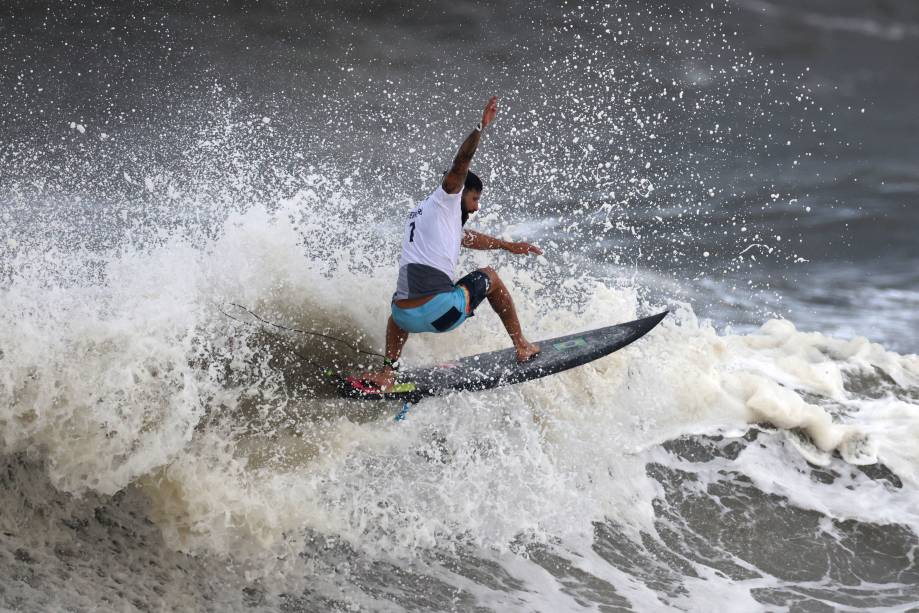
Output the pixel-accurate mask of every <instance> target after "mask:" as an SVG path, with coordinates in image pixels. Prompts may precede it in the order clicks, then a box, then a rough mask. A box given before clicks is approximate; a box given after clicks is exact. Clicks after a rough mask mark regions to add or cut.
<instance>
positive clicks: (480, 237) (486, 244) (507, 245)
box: [463, 230, 542, 255]
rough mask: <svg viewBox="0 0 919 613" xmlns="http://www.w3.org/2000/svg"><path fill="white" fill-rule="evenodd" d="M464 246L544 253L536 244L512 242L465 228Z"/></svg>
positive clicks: (525, 253)
mask: <svg viewBox="0 0 919 613" xmlns="http://www.w3.org/2000/svg"><path fill="white" fill-rule="evenodd" d="M463 247H466V248H468V249H482V250H489V249H504V250H505V251H510V252H511V253H513V254H516V255H527V254H530V253H532V254H535V255H542V249H540V248H539V247H537V246H536V245H531V244H530V243H525V242H516V243H515V242H511V241H506V240H501V239H500V238H495V237H494V236H488V235H487V234H482V233H481V232H476V231H475V230H465V231H464V234H463Z"/></svg>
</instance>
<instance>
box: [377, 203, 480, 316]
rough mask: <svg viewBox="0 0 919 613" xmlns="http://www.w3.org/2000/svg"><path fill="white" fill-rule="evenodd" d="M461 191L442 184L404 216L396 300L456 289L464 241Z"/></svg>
mask: <svg viewBox="0 0 919 613" xmlns="http://www.w3.org/2000/svg"><path fill="white" fill-rule="evenodd" d="M462 194H463V192H462V190H460V191H459V193H456V194H448V193H447V192H445V191H444V188H443V187H442V186H440V185H438V186H437V189H435V190H434V191H433V192H432V193H431V195H430V196H428V197H427V198H425V199H424V200H423V201H422V202H421V203H420V204H419V205H418V206H416V207H415V208H413V209H412V210H411V211H410V212H409V214H408V216H407V217H406V219H405V229H404V231H403V234H402V256H401V257H400V258H399V280H398V281H397V283H396V294H395V296H394V298H393V299H394V300H401V299H403V298H418V297H420V296H429V295H431V294H438V293H440V292H444V291H450V290H452V289H453V282H454V275H455V274H456V263H457V261H458V260H459V252H460V243H461V242H462V240H463V207H462V203H461V200H462Z"/></svg>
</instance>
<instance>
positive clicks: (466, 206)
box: [462, 170, 482, 225]
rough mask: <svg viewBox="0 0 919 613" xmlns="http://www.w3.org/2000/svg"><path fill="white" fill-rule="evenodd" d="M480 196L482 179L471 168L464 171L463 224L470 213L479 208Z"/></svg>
mask: <svg viewBox="0 0 919 613" xmlns="http://www.w3.org/2000/svg"><path fill="white" fill-rule="evenodd" d="M481 197H482V179H480V178H479V177H478V175H476V174H475V173H474V172H472V171H471V170H470V171H469V172H467V173H466V182H465V183H464V184H463V198H462V203H463V204H462V206H463V224H464V225H465V223H466V221H467V220H468V219H469V216H470V215H471V214H472V213H475V212H476V211H478V210H479V198H481Z"/></svg>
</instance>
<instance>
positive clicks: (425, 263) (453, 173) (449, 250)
mask: <svg viewBox="0 0 919 613" xmlns="http://www.w3.org/2000/svg"><path fill="white" fill-rule="evenodd" d="M497 114H498V99H497V97H495V96H492V98H491V99H490V100H489V101H488V104H486V105H485V110H484V111H483V112H482V121H480V122H479V124H478V125H477V126H476V127H475V128H474V129H473V130H472V132H471V133H470V134H469V136H468V137H467V138H466V140H465V141H463V144H462V145H460V148H459V151H458V152H457V153H456V157H455V158H454V159H453V166H451V167H450V170H449V172H447V173H446V174H445V175H444V179H443V182H442V183H441V184H440V185H439V186H438V187H437V189H435V190H434V192H433V193H431V195H430V196H428V197H427V198H426V199H425V200H424V201H422V202H421V203H420V204H418V205H417V206H416V207H415V208H413V209H412V210H411V211H410V212H409V214H408V215H407V217H406V219H405V228H404V230H403V236H402V255H401V257H400V258H399V278H398V281H397V282H396V293H395V294H394V295H393V299H392V305H391V310H392V314H391V315H390V317H389V320H388V321H387V323H386V356H385V360H384V365H383V369H382V370H381V371H379V372H369V373H364V374H362V375H361V377H362V378H363V379H364V380H365V381H368V382H370V383H373V384H374V385H377V386H378V387H380V388H381V389H385V388H387V387H390V386H391V385H392V384H393V383H394V381H395V371H396V370H397V369H398V360H399V356H400V355H402V348H403V347H404V346H405V341H406V340H407V339H408V335H409V333H411V332H449V331H450V330H453V329H455V328H457V327H458V326H459V325H460V324H462V323H463V321H465V320H466V319H467V318H468V317H472V315H473V314H474V312H475V309H476V307H478V306H479V304H480V303H481V302H482V301H483V300H484V299H485V298H488V303H489V304H490V305H491V308H492V309H494V310H495V312H496V313H497V314H498V316H499V317H500V318H501V322H502V323H503V324H504V327H505V329H507V333H508V334H509V335H510V337H511V341H513V343H514V348H515V349H516V351H517V360H518V361H520V362H524V361H526V360H529V359H531V358H533V357H534V356H536V355H537V354H538V353H539V347H538V346H537V345H535V344H533V343H531V342H529V341H528V340H527V339H526V338H525V337H524V336H523V332H522V331H521V329H520V321H519V320H518V318H517V311H516V309H515V308H514V301H513V299H512V298H511V295H510V292H508V291H507V287H506V286H505V285H504V282H503V281H502V280H501V278H500V277H499V276H498V273H496V272H495V271H494V269H493V268H491V267H490V266H487V267H485V268H480V269H478V270H474V271H472V272H471V273H469V274H468V275H466V276H465V277H463V278H462V279H460V280H459V281H457V282H456V283H454V282H453V278H454V274H455V272H456V263H457V260H458V259H459V251H460V245H462V246H463V247H467V248H469V249H504V250H506V251H510V252H511V253H514V254H517V255H527V254H535V255H542V250H541V249H539V247H537V246H535V245H531V244H530V243H525V242H509V241H505V240H501V239H499V238H495V237H493V236H488V235H486V234H482V233H481V232H475V231H473V230H463V225H464V224H465V223H466V221H467V220H468V219H469V215H471V214H472V213H475V212H476V211H478V210H479V199H480V198H481V197H482V188H483V186H482V181H481V180H480V179H479V177H477V176H476V175H475V174H474V173H472V172H471V171H470V170H469V164H470V163H471V162H472V156H473V155H475V151H476V148H477V147H478V146H479V140H480V139H481V137H482V132H483V131H484V130H485V128H487V127H488V125H489V124H490V123H491V122H492V120H493V119H494V118H495V116H496V115H497Z"/></svg>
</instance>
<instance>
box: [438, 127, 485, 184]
mask: <svg viewBox="0 0 919 613" xmlns="http://www.w3.org/2000/svg"><path fill="white" fill-rule="evenodd" d="M480 138H481V132H479V131H478V130H473V131H472V133H471V134H470V135H469V136H467V137H466V140H464V141H463V144H462V145H460V148H459V151H457V152H456V157H455V158H453V166H452V167H450V172H448V173H447V176H446V177H444V182H443V188H444V191H445V192H447V193H448V194H455V193H457V192H458V191H460V189H462V187H463V182H464V181H465V180H466V173H467V172H468V171H469V164H470V163H471V162H472V156H474V155H475V150H476V148H478V146H479V139H480Z"/></svg>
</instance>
